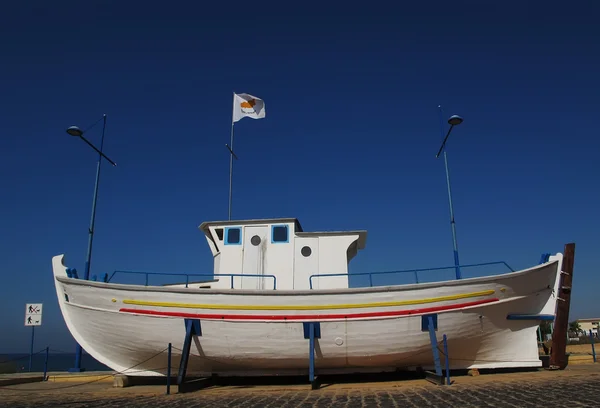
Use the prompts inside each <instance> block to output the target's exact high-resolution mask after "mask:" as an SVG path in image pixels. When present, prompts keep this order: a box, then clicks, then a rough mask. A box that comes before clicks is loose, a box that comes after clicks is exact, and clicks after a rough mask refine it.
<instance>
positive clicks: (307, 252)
mask: <svg viewBox="0 0 600 408" xmlns="http://www.w3.org/2000/svg"><path fill="white" fill-rule="evenodd" d="M300 253H301V254H302V255H303V256H310V254H312V250H311V249H310V247H307V246H305V247H302V249H301V250H300Z"/></svg>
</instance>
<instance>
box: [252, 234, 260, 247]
mask: <svg viewBox="0 0 600 408" xmlns="http://www.w3.org/2000/svg"><path fill="white" fill-rule="evenodd" d="M250 243H251V244H252V245H254V246H259V245H260V237H259V236H258V235H255V236H253V237H252V238H250Z"/></svg>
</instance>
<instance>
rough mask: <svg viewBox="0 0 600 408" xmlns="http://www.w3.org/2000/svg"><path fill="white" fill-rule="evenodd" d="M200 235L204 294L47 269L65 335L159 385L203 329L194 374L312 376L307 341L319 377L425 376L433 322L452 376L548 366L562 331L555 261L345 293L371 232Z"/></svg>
mask: <svg viewBox="0 0 600 408" xmlns="http://www.w3.org/2000/svg"><path fill="white" fill-rule="evenodd" d="M199 228H200V230H201V231H202V232H203V233H204V234H205V236H206V239H207V242H208V245H209V246H210V249H211V251H212V254H213V256H214V271H213V274H211V275H212V276H210V277H207V278H206V279H203V280H201V281H200V282H198V281H195V277H194V276H190V275H184V276H185V280H183V279H182V281H181V282H179V283H177V284H169V285H157V286H149V285H147V282H148V276H150V275H148V274H146V275H145V276H146V284H140V285H132V284H118V283H114V282H113V279H112V277H111V279H102V280H101V281H87V280H81V279H78V278H77V274H76V271H74V270H72V269H70V268H68V267H67V266H66V265H65V258H64V255H58V256H55V257H54V258H53V259H52V265H53V271H54V276H55V284H56V294H57V297H58V301H59V304H60V309H61V311H62V314H63V317H64V319H65V322H66V324H67V326H68V328H69V330H70V332H71V334H72V335H73V337H74V338H75V340H76V341H77V342H78V343H79V344H80V345H81V346H82V347H83V348H84V349H85V350H86V351H87V352H88V353H89V354H91V355H92V356H93V357H94V358H95V359H97V360H98V361H100V362H101V363H103V364H106V365H107V366H109V367H111V368H112V369H114V370H117V371H120V372H123V373H124V374H127V375H144V376H149V375H151V376H164V375H165V374H166V369H167V365H168V364H167V353H166V352H163V353H160V352H161V351H163V350H165V349H166V347H167V345H168V344H169V343H172V345H173V354H172V364H173V366H174V367H177V366H178V365H179V361H180V357H181V353H182V352H181V350H183V349H184V338H185V337H186V323H185V322H186V321H196V322H197V323H198V329H200V330H199V331H201V335H195V336H193V341H192V342H191V347H190V358H189V363H188V368H187V372H188V373H189V374H192V373H193V374H195V375H211V374H217V375H244V376H248V375H297V374H306V373H307V371H308V368H309V362H310V358H311V357H310V356H311V354H312V352H311V350H310V349H309V343H310V344H312V343H311V340H310V339H309V337H310V335H308V334H307V330H308V332H310V331H311V330H314V331H313V333H314V367H315V370H316V372H317V373H319V374H330V373H356V372H383V371H395V370H404V369H407V370H412V369H417V368H422V369H426V370H427V369H431V368H432V367H433V366H434V358H433V354H432V345H431V342H430V340H431V337H430V335H431V333H430V332H429V330H428V329H429V326H428V323H429V321H430V320H429V317H431V322H433V327H434V328H435V331H434V332H433V333H435V336H437V337H436V338H437V340H436V341H437V342H438V344H439V342H440V340H441V335H442V334H445V335H446V336H447V339H448V350H449V353H448V356H449V361H448V362H449V366H450V368H451V369H468V368H501V367H539V366H541V361H540V359H539V356H538V348H537V336H536V329H537V326H538V325H539V323H540V320H552V319H553V318H554V314H555V306H556V300H557V299H556V293H557V292H558V291H557V285H558V281H559V274H560V271H561V265H562V260H563V257H562V254H560V253H558V254H556V255H554V256H550V257H549V259H548V260H547V262H543V263H541V264H539V265H535V266H533V267H531V268H529V269H525V270H521V271H517V272H509V273H506V274H499V275H494V276H486V277H479V278H469V279H460V280H449V281H440V282H434V283H417V284H406V285H391V286H374V287H352V288H350V287H349V283H348V282H349V274H348V263H349V262H350V260H351V259H352V258H353V257H354V256H355V255H356V254H357V253H358V251H359V250H360V249H363V248H364V247H365V243H366V235H367V234H366V231H343V232H304V231H303V230H302V228H301V226H300V224H299V222H298V221H297V220H296V219H263V220H246V221H223V222H207V223H203V224H202V225H200V227H199ZM332 272H335V273H332ZM186 319H187V320H186ZM310 323H315V324H314V325H311V324H310ZM311 327H312V329H311ZM197 334H200V333H197ZM157 354H158V355H157ZM443 359H444V357H442V361H443Z"/></svg>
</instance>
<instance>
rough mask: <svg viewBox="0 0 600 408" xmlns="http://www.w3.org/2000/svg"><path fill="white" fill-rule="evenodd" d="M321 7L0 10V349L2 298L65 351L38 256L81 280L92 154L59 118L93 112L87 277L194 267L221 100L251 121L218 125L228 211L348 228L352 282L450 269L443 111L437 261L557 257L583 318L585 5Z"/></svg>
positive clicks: (10, 312)
mask: <svg viewBox="0 0 600 408" xmlns="http://www.w3.org/2000/svg"><path fill="white" fill-rule="evenodd" d="M324 3H326V2H320V3H314V4H310V3H305V2H303V3H302V6H299V5H297V6H290V5H284V3H282V2H279V3H268V2H253V3H247V2H243V3H239V4H238V3H227V4H226V5H224V6H221V7H218V6H214V5H213V6H210V7H209V6H205V5H204V4H202V3H201V2H178V1H170V2H168V3H164V2H160V3H158V2H144V3H137V4H131V3H123V2H116V1H103V2H98V1H88V2H75V1H62V2H58V3H56V2H55V3H51V4H50V3H47V2H41V1H33V2H28V3H27V6H25V5H24V4H21V3H18V2H17V3H14V2H13V3H12V4H7V5H5V6H4V9H3V13H2V16H1V17H0V23H1V24H0V38H2V42H1V48H0V50H1V53H2V64H0V75H1V76H0V77H1V84H2V101H3V104H2V111H3V115H2V120H1V121H0V131H1V133H2V137H1V138H0V151H1V152H2V153H3V159H2V160H1V161H0V174H1V175H2V179H1V186H2V188H1V189H0V211H1V214H2V216H1V218H0V220H1V225H2V228H1V231H2V233H1V235H0V239H1V245H0V255H1V257H2V260H3V270H2V272H1V273H2V278H3V281H2V285H1V286H0V287H1V288H2V289H1V293H2V296H0V307H1V308H2V310H4V313H3V317H2V319H1V321H0V333H3V335H2V336H0V351H3V352H21V351H26V350H27V349H28V339H29V335H30V330H28V329H27V328H25V327H23V318H24V311H23V309H24V308H25V303H26V302H43V303H44V305H45V306H44V307H45V314H44V325H43V326H42V327H41V328H39V330H37V340H36V348H42V347H44V346H45V345H47V344H49V345H50V346H51V347H54V348H57V349H67V350H71V349H73V344H74V343H73V340H72V338H71V337H70V335H69V333H68V331H67V330H66V327H65V325H64V323H63V320H62V316H61V315H60V312H59V310H58V305H57V302H56V299H55V292H54V285H53V281H52V272H51V264H50V262H51V257H52V256H54V255H57V254H62V253H64V254H66V257H67V262H68V264H69V265H70V266H72V267H76V268H77V269H78V270H79V271H80V273H82V272H83V269H84V261H85V254H86V246H87V228H88V223H89V217H90V210H91V201H92V193H93V186H94V176H95V170H96V158H97V156H96V154H95V153H94V152H93V151H92V150H91V149H90V148H89V147H88V146H86V145H85V144H84V143H83V142H82V141H81V140H77V139H75V138H72V137H70V136H68V135H67V134H66V133H65V129H66V127H68V126H70V125H75V124H76V125H79V126H81V127H86V126H88V125H89V124H91V123H93V122H95V121H96V120H98V119H99V118H100V117H101V116H102V114H103V113H106V114H107V118H108V119H107V133H106V141H105V152H106V154H107V155H108V156H109V157H110V158H111V159H113V160H114V161H116V162H117V163H118V166H117V167H110V166H106V165H103V168H102V175H101V182H100V195H99V201H98V210H97V219H96V235H95V240H94V257H93V261H92V274H101V273H104V272H111V271H113V270H115V269H135V270H148V271H156V272H161V271H187V272H196V273H202V272H206V271H210V270H211V268H212V258H211V256H210V252H209V250H208V247H207V245H206V243H205V240H204V237H203V235H202V234H201V233H200V232H199V231H198V230H197V226H198V225H199V224H200V223H201V222H203V221H207V220H221V219H226V218H227V203H228V178H229V174H228V171H229V159H228V152H227V150H226V148H225V143H228V142H229V131H230V124H231V105H232V92H238V93H241V92H247V93H250V94H253V95H255V96H258V97H260V98H263V99H264V101H265V103H266V111H267V117H266V118H265V119H262V120H251V119H243V120H242V121H240V122H239V123H238V124H237V125H236V140H235V150H236V153H237V154H238V156H239V158H240V160H239V161H237V162H236V164H235V170H234V198H233V218H237V219H243V218H263V217H264V218H266V217H280V216H281V217H298V218H299V219H300V222H301V223H302V225H303V227H304V229H305V230H347V229H366V230H368V234H369V235H368V239H367V248H366V249H365V250H364V251H362V252H361V253H360V254H359V256H358V257H357V258H355V259H354V260H353V261H352V264H351V268H350V269H351V271H352V272H367V271H376V270H397V269H406V268H416V267H435V266H446V265H451V264H452V263H453V256H452V240H451V233H450V225H449V216H448V201H447V192H446V181H445V173H444V165H443V161H442V159H441V158H440V159H437V160H436V159H435V153H436V152H437V150H438V148H439V145H440V141H441V135H440V128H439V118H438V110H437V107H438V105H440V104H441V105H442V107H443V108H444V115H445V116H449V115H451V114H459V115H461V116H463V117H464V119H465V120H464V123H463V124H461V125H460V126H459V127H457V128H456V129H454V130H453V132H452V135H451V136H450V139H449V142H448V159H449V165H450V171H451V177H452V189H453V199H454V209H455V213H456V223H457V233H458V245H459V251H460V257H461V263H464V264H469V263H477V262H486V261H497V260H504V261H506V262H508V263H509V264H510V265H511V266H512V267H513V268H525V267H528V266H531V265H533V264H535V263H537V262H538V260H539V257H540V254H541V253H542V252H553V253H555V252H560V251H562V250H563V245H564V244H565V243H567V242H575V243H576V245H577V247H576V260H575V274H576V275H575V277H574V289H573V300H572V307H571V318H572V319H574V318H578V317H596V316H600V306H599V304H598V302H593V301H592V299H594V298H595V297H596V296H597V291H598V289H597V282H598V279H597V259H596V254H597V250H598V247H599V245H600V237H599V233H598V231H599V228H600V220H599V217H598V215H597V209H598V208H599V205H600V192H599V189H598V187H597V186H598V182H597V177H598V175H599V174H600V164H599V161H598V160H597V152H598V149H599V148H600V141H599V139H598V137H597V133H598V132H597V128H598V125H597V123H595V122H593V121H594V120H595V119H596V118H597V117H598V113H599V110H600V104H599V102H598V89H600V77H599V76H598V72H600V54H599V53H598V48H597V44H598V41H599V40H600V38H599V37H600V26H598V24H597V21H598V16H599V11H600V10H599V5H598V4H597V2H592V1H580V2H570V3H569V4H565V3H564V2H560V3H558V2H548V1H545V2H517V1H509V2H503V3H490V2H480V1H455V2H441V1H429V2H422V4H412V3H403V4H401V5H399V4H398V3H397V2H389V3H388V4H386V3H380V4H375V3H369V7H368V8H366V6H365V3H358V5H357V6H353V5H352V3H348V2H344V3H339V4H336V3H330V4H331V5H326V4H324ZM327 3H328V2H327ZM419 3H421V2H419ZM100 131H101V126H96V127H95V128H93V129H92V130H91V131H90V132H89V133H88V134H87V136H88V137H89V138H90V139H91V140H92V141H93V142H94V143H96V144H98V143H99V140H100ZM105 164H106V163H105ZM500 271H504V270H496V272H500ZM473 273H474V272H473ZM467 275H468V274H467ZM444 277H445V278H451V277H452V275H451V273H448V274H446V275H444Z"/></svg>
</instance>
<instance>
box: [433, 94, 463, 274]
mask: <svg viewBox="0 0 600 408" xmlns="http://www.w3.org/2000/svg"><path fill="white" fill-rule="evenodd" d="M439 108H440V131H441V132H442V135H443V134H444V129H443V125H442V107H441V106H439ZM462 122H463V118H461V117H460V116H458V115H452V116H450V118H449V119H448V124H449V125H450V129H448V133H446V137H445V138H444V141H443V142H442V145H441V146H440V149H439V150H438V152H437V154H436V155H435V158H436V159H437V158H438V157H439V156H440V153H442V150H444V147H445V146H446V141H447V140H448V136H450V132H452V129H453V128H454V126H457V125H460V124H461V123H462ZM444 164H445V166H446V184H447V185H448V202H449V203H450V226H451V227H452V244H453V246H454V269H455V273H456V279H461V278H462V276H461V273H460V266H459V265H460V263H459V261H458V244H457V243H456V223H455V222H454V209H453V208H452V190H451V189H450V173H449V172H448V157H447V155H446V150H444Z"/></svg>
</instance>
